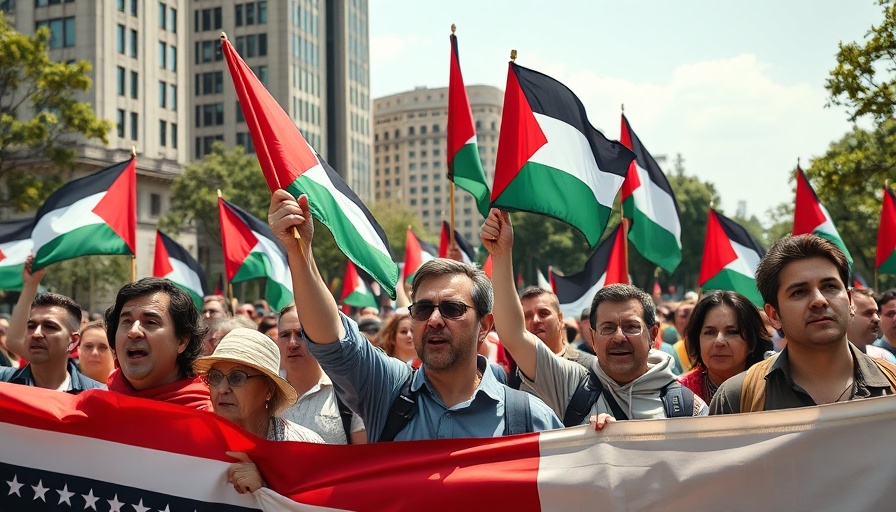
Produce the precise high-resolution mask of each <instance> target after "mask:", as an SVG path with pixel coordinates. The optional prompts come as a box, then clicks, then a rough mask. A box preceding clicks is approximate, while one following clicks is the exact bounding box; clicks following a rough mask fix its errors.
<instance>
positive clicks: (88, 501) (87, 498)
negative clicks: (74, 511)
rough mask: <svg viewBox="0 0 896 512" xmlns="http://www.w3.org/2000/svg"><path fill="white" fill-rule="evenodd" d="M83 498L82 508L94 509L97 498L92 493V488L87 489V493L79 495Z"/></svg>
mask: <svg viewBox="0 0 896 512" xmlns="http://www.w3.org/2000/svg"><path fill="white" fill-rule="evenodd" d="M81 496H82V497H83V498H84V510H87V507H90V508H92V509H93V510H96V500H98V499H99V498H98V497H96V496H94V495H93V489H91V490H89V491H87V494H82V495H81Z"/></svg>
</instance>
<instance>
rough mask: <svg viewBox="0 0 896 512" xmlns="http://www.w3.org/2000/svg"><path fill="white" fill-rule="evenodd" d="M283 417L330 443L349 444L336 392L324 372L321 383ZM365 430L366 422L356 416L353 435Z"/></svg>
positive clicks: (353, 416) (352, 425)
mask: <svg viewBox="0 0 896 512" xmlns="http://www.w3.org/2000/svg"><path fill="white" fill-rule="evenodd" d="M280 416H282V417H283V418H284V419H286V420H289V421H291V422H293V423H297V424H299V425H301V426H303V427H306V428H308V429H311V430H313V431H314V432H317V433H318V434H319V435H320V437H322V438H323V440H324V442H325V443H327V444H348V440H347V439H346V438H345V428H344V427H343V426H342V416H341V415H340V414H339V404H338V403H337V402H336V390H335V389H334V388H333V381H331V380H330V377H328V376H327V374H326V373H322V374H321V377H320V380H319V381H318V383H317V384H315V385H314V386H313V387H312V388H311V389H309V390H308V391H306V392H305V394H304V395H302V396H301V397H299V400H298V401H297V402H296V403H295V405H293V406H292V407H290V408H289V409H287V410H286V411H285V412H284V413H283V414H281V415H280ZM362 430H364V422H363V421H361V417H360V416H358V415H357V414H356V413H353V414H352V423H351V431H352V433H354V432H360V431H362Z"/></svg>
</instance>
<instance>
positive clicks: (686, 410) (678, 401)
mask: <svg viewBox="0 0 896 512" xmlns="http://www.w3.org/2000/svg"><path fill="white" fill-rule="evenodd" d="M660 399H661V400H662V401H663V410H665V411H666V417H667V418H684V417H689V416H693V415H694V392H693V391H691V390H690V389H688V388H687V387H685V386H682V385H681V383H680V382H678V381H672V382H670V383H668V384H666V385H665V386H663V387H662V389H660Z"/></svg>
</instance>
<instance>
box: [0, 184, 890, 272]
mask: <svg viewBox="0 0 896 512" xmlns="http://www.w3.org/2000/svg"><path fill="white" fill-rule="evenodd" d="M0 263H2V262H0ZM874 268H875V269H877V271H878V272H879V273H881V274H896V194H894V193H893V191H892V190H891V189H890V188H889V187H887V188H885V189H884V202H883V204H882V205H881V211H880V226H878V228H877V255H876V256H875V258H874Z"/></svg>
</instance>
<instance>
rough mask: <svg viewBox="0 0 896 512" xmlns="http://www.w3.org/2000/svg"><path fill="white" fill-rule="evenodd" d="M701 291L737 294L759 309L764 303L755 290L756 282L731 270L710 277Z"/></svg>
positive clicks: (724, 270) (723, 270)
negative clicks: (722, 291)
mask: <svg viewBox="0 0 896 512" xmlns="http://www.w3.org/2000/svg"><path fill="white" fill-rule="evenodd" d="M702 288H703V291H704V292H706V291H708V290H729V291H732V292H737V293H739V294H741V295H743V296H744V297H746V298H748V299H750V302H752V303H753V304H755V305H756V307H758V308H761V307H762V306H763V305H764V304H765V301H764V300H762V295H760V294H759V290H758V289H757V288H756V280H755V279H753V278H752V277H750V276H745V275H743V274H741V273H740V272H735V271H733V270H731V269H728V268H726V269H722V271H721V272H719V273H718V274H716V275H715V276H713V277H712V279H710V280H708V281H706V282H705V283H703V287H702Z"/></svg>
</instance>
